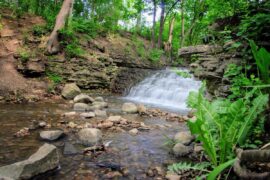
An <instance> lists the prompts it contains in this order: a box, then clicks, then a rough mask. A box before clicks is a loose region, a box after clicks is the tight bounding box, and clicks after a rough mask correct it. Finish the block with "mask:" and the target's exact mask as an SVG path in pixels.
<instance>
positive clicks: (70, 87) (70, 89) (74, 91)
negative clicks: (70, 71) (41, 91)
mask: <svg viewBox="0 0 270 180" xmlns="http://www.w3.org/2000/svg"><path fill="white" fill-rule="evenodd" d="M80 93H81V90H80V88H79V87H78V86H77V85H76V84H75V83H70V84H66V85H65V86H64V88H63V90H62V96H63V97H64V98H65V99H73V98H74V97H75V96H77V95H79V94H80Z"/></svg>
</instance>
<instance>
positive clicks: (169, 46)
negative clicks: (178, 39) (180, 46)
mask: <svg viewBox="0 0 270 180" xmlns="http://www.w3.org/2000/svg"><path fill="white" fill-rule="evenodd" d="M174 21H175V16H173V17H172V19H171V21H170V27H169V38H168V41H167V43H164V44H165V47H164V49H165V52H166V53H167V54H169V57H170V61H171V62H172V39H173V28H174Z"/></svg>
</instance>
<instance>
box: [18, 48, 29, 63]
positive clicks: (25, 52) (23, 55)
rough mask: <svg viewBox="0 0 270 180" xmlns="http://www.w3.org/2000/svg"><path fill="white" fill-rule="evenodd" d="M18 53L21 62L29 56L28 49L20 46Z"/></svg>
mask: <svg viewBox="0 0 270 180" xmlns="http://www.w3.org/2000/svg"><path fill="white" fill-rule="evenodd" d="M18 54H19V57H20V59H21V61H22V62H27V61H28V60H29V59H30V57H31V53H30V51H29V50H27V49H25V48H20V49H19V50H18Z"/></svg>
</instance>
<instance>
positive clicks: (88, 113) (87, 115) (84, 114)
mask: <svg viewBox="0 0 270 180" xmlns="http://www.w3.org/2000/svg"><path fill="white" fill-rule="evenodd" d="M80 116H81V117H83V118H93V117H95V116H96V115H95V113H94V112H87V113H81V114H80Z"/></svg>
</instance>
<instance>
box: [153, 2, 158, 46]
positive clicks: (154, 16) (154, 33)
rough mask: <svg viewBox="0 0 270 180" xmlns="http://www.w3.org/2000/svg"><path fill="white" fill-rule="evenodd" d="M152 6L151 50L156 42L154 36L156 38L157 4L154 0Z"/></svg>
mask: <svg viewBox="0 0 270 180" xmlns="http://www.w3.org/2000/svg"><path fill="white" fill-rule="evenodd" d="M152 1H153V4H154V9H153V11H154V12H153V27H152V48H155V47H156V41H155V36H156V30H155V27H156V14H157V2H156V0H152Z"/></svg>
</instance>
